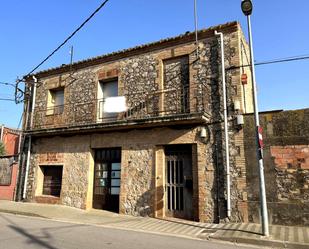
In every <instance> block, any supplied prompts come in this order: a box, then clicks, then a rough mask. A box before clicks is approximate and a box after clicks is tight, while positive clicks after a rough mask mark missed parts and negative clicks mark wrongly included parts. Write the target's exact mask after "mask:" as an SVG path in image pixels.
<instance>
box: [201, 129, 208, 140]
mask: <svg viewBox="0 0 309 249" xmlns="http://www.w3.org/2000/svg"><path fill="white" fill-rule="evenodd" d="M206 136H207V134H206V128H205V127H202V128H201V130H200V137H201V138H206Z"/></svg>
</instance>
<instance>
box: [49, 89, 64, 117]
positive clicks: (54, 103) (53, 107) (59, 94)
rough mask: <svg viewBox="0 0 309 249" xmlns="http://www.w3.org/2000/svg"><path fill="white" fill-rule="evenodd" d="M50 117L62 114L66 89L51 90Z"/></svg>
mask: <svg viewBox="0 0 309 249" xmlns="http://www.w3.org/2000/svg"><path fill="white" fill-rule="evenodd" d="M48 98H49V101H48V111H47V114H48V115H52V114H54V115H57V114H62V113H63V109H64V89H63V88H60V89H53V90H49V96H48Z"/></svg>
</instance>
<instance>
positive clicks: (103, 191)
mask: <svg viewBox="0 0 309 249" xmlns="http://www.w3.org/2000/svg"><path fill="white" fill-rule="evenodd" d="M120 172H121V150H120V149H118V148H112V149H101V150H97V151H96V153H95V167H94V187H93V205H92V206H93V208H96V209H104V210H109V211H113V212H119V193H120Z"/></svg>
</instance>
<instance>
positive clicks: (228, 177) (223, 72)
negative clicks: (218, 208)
mask: <svg viewBox="0 0 309 249" xmlns="http://www.w3.org/2000/svg"><path fill="white" fill-rule="evenodd" d="M215 35H216V36H220V43H221V69H222V88H223V110H224V111H223V112H224V113H223V115H224V137H225V159H226V194H227V217H231V179H230V155H229V136H228V125H227V105H226V102H227V101H226V83H225V64H224V41H223V33H222V32H217V30H215Z"/></svg>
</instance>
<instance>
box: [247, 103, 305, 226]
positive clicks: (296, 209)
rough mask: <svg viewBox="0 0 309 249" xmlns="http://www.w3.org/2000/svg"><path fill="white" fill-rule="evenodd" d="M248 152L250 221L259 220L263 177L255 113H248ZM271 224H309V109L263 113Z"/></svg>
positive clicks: (261, 117) (267, 191) (261, 116)
mask: <svg viewBox="0 0 309 249" xmlns="http://www.w3.org/2000/svg"><path fill="white" fill-rule="evenodd" d="M244 121H245V122H244V134H245V138H246V139H245V155H246V165H247V166H246V174H247V191H248V214H249V221H250V222H255V223H257V222H259V216H260V214H259V203H260V202H259V191H257V189H258V188H259V177H258V167H257V166H256V164H253V163H252V162H255V161H256V150H255V148H256V147H255V140H254V137H255V135H254V117H253V115H245V120H244ZM260 121H261V125H262V127H263V129H264V132H263V138H264V139H263V140H264V144H265V146H264V151H263V152H264V153H263V155H264V165H265V182H266V196H267V205H268V214H269V221H270V224H281V225H289V226H291V225H298V226H309V109H302V110H293V111H271V112H264V113H261V115H260Z"/></svg>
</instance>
